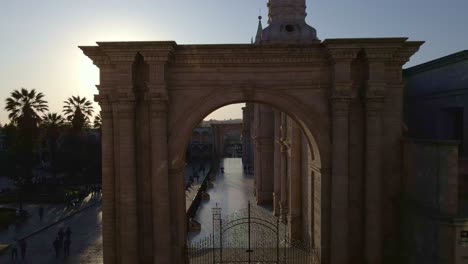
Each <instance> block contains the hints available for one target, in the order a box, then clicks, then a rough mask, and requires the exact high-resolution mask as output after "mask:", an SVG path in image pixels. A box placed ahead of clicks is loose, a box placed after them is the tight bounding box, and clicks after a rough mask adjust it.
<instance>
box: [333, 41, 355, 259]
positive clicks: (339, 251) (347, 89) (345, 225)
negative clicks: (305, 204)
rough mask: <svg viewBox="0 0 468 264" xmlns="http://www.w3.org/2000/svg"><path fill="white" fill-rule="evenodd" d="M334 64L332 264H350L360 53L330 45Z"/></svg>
mask: <svg viewBox="0 0 468 264" xmlns="http://www.w3.org/2000/svg"><path fill="white" fill-rule="evenodd" d="M327 48H328V51H329V54H330V57H331V62H332V64H333V88H332V94H331V98H330V106H331V112H332V113H331V114H332V160H331V163H332V171H331V183H330V187H331V190H330V191H331V192H330V206H331V208H330V217H331V219H330V220H331V226H330V229H331V230H330V263H331V264H342V263H348V261H349V246H348V245H349V243H352V239H351V238H350V237H349V212H348V207H349V104H350V101H351V97H352V96H353V95H354V94H356V92H355V91H352V83H353V81H352V62H353V60H354V59H355V58H356V57H357V54H358V51H359V50H358V49H352V48H348V47H342V46H340V45H336V44H328V45H327Z"/></svg>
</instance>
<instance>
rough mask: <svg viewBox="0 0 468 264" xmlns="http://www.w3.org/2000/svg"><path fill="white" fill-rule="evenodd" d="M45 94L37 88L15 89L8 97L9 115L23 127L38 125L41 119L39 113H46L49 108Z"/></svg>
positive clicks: (7, 108)
mask: <svg viewBox="0 0 468 264" xmlns="http://www.w3.org/2000/svg"><path fill="white" fill-rule="evenodd" d="M43 98H44V94H43V93H38V92H36V90H35V89H32V90H31V91H28V90H27V89H25V88H21V90H14V91H13V92H11V94H10V97H8V98H7V99H6V104H7V105H6V107H5V110H7V111H8V112H10V114H9V115H8V117H9V118H10V120H11V121H12V122H14V123H17V124H18V125H19V126H20V127H22V128H31V126H36V127H37V124H38V122H39V120H40V119H41V118H40V117H39V113H44V112H45V111H47V110H48V109H49V108H48V106H47V101H45V100H43Z"/></svg>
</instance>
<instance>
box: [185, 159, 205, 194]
mask: <svg viewBox="0 0 468 264" xmlns="http://www.w3.org/2000/svg"><path fill="white" fill-rule="evenodd" d="M200 173H202V174H203V173H205V165H203V164H202V165H200V167H199V169H198V171H197V169H196V168H195V167H193V172H192V175H190V176H189V179H188V182H187V183H186V184H185V191H188V190H189V189H190V187H191V186H192V184H193V183H194V181H195V180H196V181H197V183H198V182H199V181H200Z"/></svg>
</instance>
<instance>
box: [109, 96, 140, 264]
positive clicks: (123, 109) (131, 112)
mask: <svg viewBox="0 0 468 264" xmlns="http://www.w3.org/2000/svg"><path fill="white" fill-rule="evenodd" d="M114 107H115V108H116V109H117V116H118V119H119V121H118V130H119V132H118V144H119V152H118V153H117V155H118V157H117V160H118V164H117V167H118V169H119V185H120V188H119V189H120V190H119V192H118V193H117V195H118V196H119V199H118V200H119V203H120V206H119V207H120V209H119V215H120V216H119V222H120V230H119V232H120V254H121V263H122V264H125V263H135V261H138V260H139V254H138V253H139V251H138V249H139V240H138V233H139V232H138V230H139V226H138V213H137V208H138V204H137V180H136V165H135V101H134V100H133V98H131V97H130V98H120V99H119V101H117V102H115V103H114Z"/></svg>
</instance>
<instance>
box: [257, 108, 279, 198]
mask: <svg viewBox="0 0 468 264" xmlns="http://www.w3.org/2000/svg"><path fill="white" fill-rule="evenodd" d="M257 107H258V115H257V116H258V120H257V122H258V123H257V125H258V126H257V128H256V130H257V131H256V135H255V150H256V152H255V161H256V164H255V174H256V179H257V181H256V194H257V203H258V204H265V203H267V202H271V201H272V199H273V182H274V176H273V167H272V164H273V159H274V153H273V151H274V147H273V136H274V126H273V125H274V116H273V109H271V107H269V106H266V105H258V106H257Z"/></svg>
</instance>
